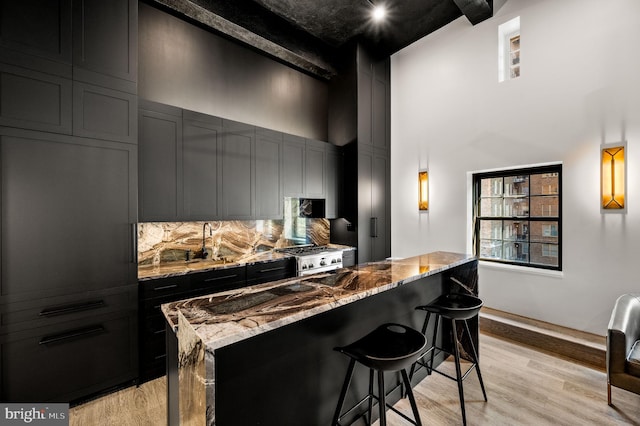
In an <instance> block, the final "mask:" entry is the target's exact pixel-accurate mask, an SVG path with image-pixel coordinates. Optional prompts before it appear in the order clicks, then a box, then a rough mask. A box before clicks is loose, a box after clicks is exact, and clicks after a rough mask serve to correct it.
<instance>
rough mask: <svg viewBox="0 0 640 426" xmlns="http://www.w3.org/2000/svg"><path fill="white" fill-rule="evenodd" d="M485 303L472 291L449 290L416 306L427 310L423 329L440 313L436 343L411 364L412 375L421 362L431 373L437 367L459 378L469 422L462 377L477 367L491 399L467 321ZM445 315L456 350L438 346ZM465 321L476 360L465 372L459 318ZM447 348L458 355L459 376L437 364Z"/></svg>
mask: <svg viewBox="0 0 640 426" xmlns="http://www.w3.org/2000/svg"><path fill="white" fill-rule="evenodd" d="M481 307H482V300H481V299H479V298H477V297H475V296H471V295H468V294H446V295H443V296H440V297H438V298H437V299H436V300H434V301H433V302H431V303H429V304H428V305H424V306H418V307H417V308H416V309H419V310H423V311H425V312H426V313H427V316H426V318H425V320H424V324H423V326H422V332H423V333H426V332H427V325H428V324H429V319H430V317H431V314H435V315H436V321H435V327H434V329H433V344H432V346H431V347H430V348H429V349H428V350H427V351H426V352H425V353H424V354H423V355H422V356H421V357H420V358H418V359H417V360H416V362H415V363H414V364H413V365H412V366H411V372H410V373H409V377H410V378H413V373H414V372H415V371H416V366H418V368H419V367H420V366H422V367H426V368H427V371H428V374H431V372H432V371H435V372H436V373H438V374H441V375H443V376H445V377H447V378H449V379H452V380H455V381H456V382H458V393H459V395H460V408H461V410H462V424H463V425H466V424H467V417H466V414H465V409H464V391H463V388H462V381H463V380H464V379H465V378H466V377H467V376H468V375H469V373H470V372H471V370H472V369H474V368H475V370H476V373H477V374H478V380H479V381H480V387H481V388H482V394H483V395H484V400H485V401H486V400H487V393H486V392H485V389H484V383H483V381H482V374H481V373H480V365H479V363H478V352H477V351H476V347H475V345H474V344H473V339H472V337H471V332H470V331H469V325H468V324H467V320H469V319H471V318H473V317H474V316H476V315H477V314H478V312H479V311H480V308H481ZM441 317H442V318H444V319H446V320H449V321H450V322H451V333H452V336H451V337H452V339H451V344H452V346H453V353H451V352H449V351H447V350H445V349H443V348H441V347H438V346H436V339H437V337H438V325H439V322H440V318H441ZM457 321H462V322H463V323H464V329H463V330H462V333H464V331H465V330H466V332H467V335H468V336H469V341H470V343H471V354H469V355H470V356H471V357H472V359H470V360H467V361H470V362H471V363H472V364H471V366H470V367H469V369H467V371H466V372H465V373H464V374H462V370H461V367H460V349H459V348H458V344H459V341H458V331H457V327H456V322H457ZM441 352H444V353H446V354H449V355H453V356H454V359H455V366H456V377H452V376H450V375H448V374H446V373H444V372H442V371H438V370H437V369H435V368H433V360H434V358H435V355H436V353H441ZM429 353H430V355H431V359H430V361H429V362H428V363H427V362H425V361H424V356H425V355H427V354H429Z"/></svg>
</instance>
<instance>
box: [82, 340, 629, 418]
mask: <svg viewBox="0 0 640 426" xmlns="http://www.w3.org/2000/svg"><path fill="white" fill-rule="evenodd" d="M480 358H481V368H482V373H483V378H484V382H485V387H486V390H487V396H488V399H489V401H488V402H484V400H483V399H482V392H481V391H480V385H479V383H478V379H477V376H476V374H475V373H474V372H472V373H471V374H470V375H469V377H468V378H467V379H466V380H465V382H464V386H465V396H466V398H465V401H466V409H467V423H468V424H469V425H491V426H494V425H509V426H512V425H536V426H540V425H567V426H575V425H622V424H626V425H640V396H639V395H635V394H632V393H629V392H626V391H624V390H621V389H617V388H613V391H612V395H613V403H614V404H615V406H614V407H609V406H608V405H607V390H606V386H607V385H606V380H607V379H606V374H605V373H604V372H603V371H600V370H597V369H593V368H590V367H586V366H583V365H580V364H576V363H574V362H571V361H568V360H566V359H562V358H558V357H555V356H552V355H549V354H547V353H544V352H540V351H537V350H535V349H532V348H529V347H527V346H522V345H520V344H517V343H514V342H511V341H508V340H503V339H500V338H496V337H493V336H491V335H488V334H484V333H483V334H481V336H480ZM443 367H444V368H445V369H450V370H451V371H453V366H452V363H451V362H445V363H444V365H443ZM165 383H166V382H165V380H164V378H161V379H157V380H154V381H152V382H148V383H145V384H144V385H142V386H140V387H139V388H135V387H131V388H128V389H125V390H122V391H120V392H117V393H115V394H111V395H109V396H106V397H103V398H100V399H97V400H95V401H91V402H88V403H86V404H83V405H81V406H77V407H74V408H72V409H71V410H70V424H71V425H72V426H75V425H78V426H79V425H82V426H90V425H114V426H115V425H117V426H123V425H132V426H138V425H153V426H155V425H164V424H166V413H165V410H166V405H165V390H166V388H165V386H166V384H165ZM414 392H415V395H416V400H417V403H418V406H419V409H420V415H421V418H422V422H423V424H425V425H460V424H462V418H461V416H460V404H459V401H458V391H457V388H456V383H455V382H454V381H451V380H449V379H446V378H444V377H442V376H439V375H437V374H434V375H432V376H429V377H427V378H425V379H424V380H423V381H422V382H420V383H419V384H417V385H416V387H415V389H414ZM396 407H397V408H399V409H400V410H402V411H404V412H406V413H408V414H410V412H411V410H410V408H409V404H408V401H407V400H406V399H404V400H401V401H399V402H398V403H397V404H396ZM387 424H388V425H389V426H400V425H402V426H404V425H409V424H410V423H409V422H407V421H405V420H403V419H402V418H401V417H399V416H397V415H395V414H394V413H393V412H388V415H387ZM283 426H289V425H283ZM291 426H306V425H291Z"/></svg>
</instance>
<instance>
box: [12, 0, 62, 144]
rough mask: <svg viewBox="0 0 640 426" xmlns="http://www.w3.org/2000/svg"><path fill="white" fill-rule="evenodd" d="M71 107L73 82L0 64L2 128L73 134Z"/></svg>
mask: <svg viewBox="0 0 640 426" xmlns="http://www.w3.org/2000/svg"><path fill="white" fill-rule="evenodd" d="M9 3H11V2H9ZM3 4H4V3H3ZM0 50H2V49H0ZM71 104H72V83H71V80H69V79H67V78H63V77H59V76H56V75H52V74H45V73H42V72H39V71H34V70H30V69H26V68H21V67H16V66H13V65H8V64H3V63H0V106H1V108H0V125H3V126H11V127H21V128H25V129H33V130H42V131H47V132H54V133H66V134H71Z"/></svg>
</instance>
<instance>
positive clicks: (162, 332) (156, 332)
mask: <svg viewBox="0 0 640 426" xmlns="http://www.w3.org/2000/svg"><path fill="white" fill-rule="evenodd" d="M166 331H167V330H165V329H164V328H163V329H162V330H156V331H154V332H153V334H164V333H166Z"/></svg>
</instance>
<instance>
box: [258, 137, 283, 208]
mask: <svg viewBox="0 0 640 426" xmlns="http://www.w3.org/2000/svg"><path fill="white" fill-rule="evenodd" d="M281 159H282V133H280V132H276V131H273V130H268V129H263V128H259V127H258V128H256V152H255V171H256V172H255V173H256V188H255V195H256V214H255V218H256V219H282V217H283V196H282V172H281V167H280V164H281Z"/></svg>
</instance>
